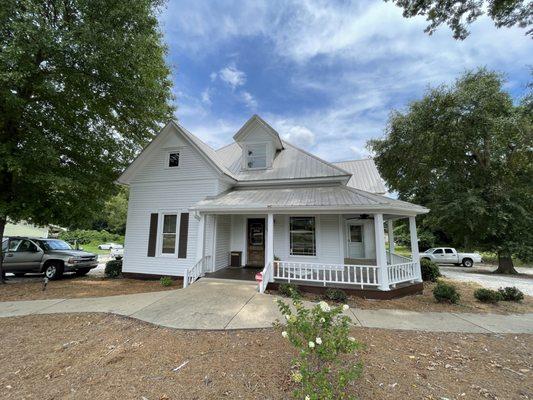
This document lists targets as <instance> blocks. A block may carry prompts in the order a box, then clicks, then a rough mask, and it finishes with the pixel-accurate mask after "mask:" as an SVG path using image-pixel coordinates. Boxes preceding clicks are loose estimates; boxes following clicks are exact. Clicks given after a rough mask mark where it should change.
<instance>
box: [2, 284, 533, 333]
mask: <svg viewBox="0 0 533 400" xmlns="http://www.w3.org/2000/svg"><path fill="white" fill-rule="evenodd" d="M274 299H275V298H274V297H273V296H269V295H261V294H259V293H257V286H256V284H255V283H254V282H242V281H230V280H220V279H209V278H204V279H201V280H199V281H197V282H196V283H194V284H193V285H191V286H189V287H188V288H187V289H181V290H172V291H165V292H155V293H139V294H131V295H123V296H110V297H93V298H84V299H56V300H33V301H11V302H0V317H14V316H22V315H35V314H56V313H77V312H106V313H114V314H118V315H124V316H128V317H132V318H137V319H139V320H142V321H146V322H150V323H153V324H155V325H161V326H166V327H171V328H178V329H209V330H217V329H218V330H220V329H248V328H270V327H272V323H273V322H274V321H275V320H276V319H278V318H280V317H281V316H280V314H279V312H278V310H277V306H276V304H275V303H274V301H273V300H274ZM347 315H348V316H350V318H351V319H352V320H353V322H354V324H355V325H357V326H363V327H369V328H385V329H404V330H419V331H430V332H470V333H533V314H520V315H497V314H467V313H436V312H429V313H419V312H412V311H400V310H360V309H350V310H348V311H347ZM280 319H281V318H280Z"/></svg>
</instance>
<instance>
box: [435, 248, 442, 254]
mask: <svg viewBox="0 0 533 400" xmlns="http://www.w3.org/2000/svg"><path fill="white" fill-rule="evenodd" d="M442 253H443V251H442V249H437V250H435V251H434V252H433V254H442Z"/></svg>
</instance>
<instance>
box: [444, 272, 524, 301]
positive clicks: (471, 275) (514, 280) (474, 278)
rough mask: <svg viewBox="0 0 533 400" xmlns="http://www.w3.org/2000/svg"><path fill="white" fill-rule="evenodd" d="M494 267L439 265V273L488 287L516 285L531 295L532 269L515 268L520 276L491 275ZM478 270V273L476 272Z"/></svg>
mask: <svg viewBox="0 0 533 400" xmlns="http://www.w3.org/2000/svg"><path fill="white" fill-rule="evenodd" d="M494 269H495V267H492V266H491V267H486V266H479V267H478V266H475V268H474V269H473V270H472V269H470V268H464V267H454V266H444V265H441V266H440V271H441V273H442V274H443V275H444V276H446V277H447V278H450V279H454V280H457V281H462V282H475V283H478V284H480V285H481V286H484V287H486V288H489V289H495V290H496V289H499V288H501V287H506V286H516V287H517V288H518V289H520V290H521V291H522V292H524V294H526V295H528V296H533V275H532V273H533V270H532V269H531V268H517V270H518V272H519V273H520V274H522V275H521V276H513V275H492V274H490V272H492V271H494ZM476 271H478V272H479V273H476Z"/></svg>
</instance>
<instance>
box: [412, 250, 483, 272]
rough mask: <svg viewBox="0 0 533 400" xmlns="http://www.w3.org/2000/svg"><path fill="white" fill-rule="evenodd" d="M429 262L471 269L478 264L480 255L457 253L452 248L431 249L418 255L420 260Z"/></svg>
mask: <svg viewBox="0 0 533 400" xmlns="http://www.w3.org/2000/svg"><path fill="white" fill-rule="evenodd" d="M424 258H425V259H426V260H431V261H433V262H436V263H438V264H441V263H442V264H455V265H461V264H463V266H465V267H468V268H470V267H472V266H473V265H474V263H480V262H482V260H481V255H479V254H478V253H458V252H457V251H456V250H455V249H454V248H452V247H435V248H432V249H427V250H426V251H425V252H423V253H421V254H420V259H421V260H423V259H424Z"/></svg>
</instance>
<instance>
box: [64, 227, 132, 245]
mask: <svg viewBox="0 0 533 400" xmlns="http://www.w3.org/2000/svg"><path fill="white" fill-rule="evenodd" d="M59 238H60V239H62V240H64V241H66V242H69V243H74V242H77V243H78V244H88V243H98V244H101V243H105V242H119V243H124V236H121V235H117V234H114V233H109V232H107V231H95V230H89V229H75V230H72V231H66V232H62V233H61V234H60V235H59Z"/></svg>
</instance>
